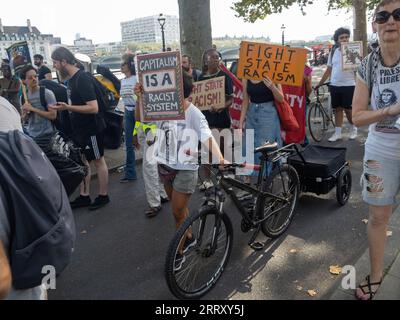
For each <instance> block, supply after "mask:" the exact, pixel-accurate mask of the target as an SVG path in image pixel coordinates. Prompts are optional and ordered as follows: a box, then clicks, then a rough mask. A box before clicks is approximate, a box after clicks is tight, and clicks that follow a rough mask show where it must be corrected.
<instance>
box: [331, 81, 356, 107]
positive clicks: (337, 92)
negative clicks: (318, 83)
mask: <svg viewBox="0 0 400 320" xmlns="http://www.w3.org/2000/svg"><path fill="white" fill-rule="evenodd" d="M354 89H355V87H354V86H352V87H335V86H330V92H331V101H332V108H333V109H335V108H344V109H351V108H352V105H353V95H354Z"/></svg>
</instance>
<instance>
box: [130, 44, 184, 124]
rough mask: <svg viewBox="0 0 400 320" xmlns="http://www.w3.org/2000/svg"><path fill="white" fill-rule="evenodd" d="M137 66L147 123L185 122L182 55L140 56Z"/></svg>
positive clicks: (142, 115)
mask: <svg viewBox="0 0 400 320" xmlns="http://www.w3.org/2000/svg"><path fill="white" fill-rule="evenodd" d="M137 66H138V74H139V81H140V83H141V84H142V86H143V91H144V93H143V94H142V96H141V101H140V103H141V110H140V112H141V117H142V119H143V122H154V121H167V120H183V119H185V111H184V109H183V102H184V94H183V82H182V67H181V55H180V52H178V51H174V52H163V53H155V54H146V55H139V56H138V57H137Z"/></svg>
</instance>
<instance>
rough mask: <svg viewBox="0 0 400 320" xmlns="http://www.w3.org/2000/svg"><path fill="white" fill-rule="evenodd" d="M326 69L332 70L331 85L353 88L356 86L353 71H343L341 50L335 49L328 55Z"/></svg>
mask: <svg viewBox="0 0 400 320" xmlns="http://www.w3.org/2000/svg"><path fill="white" fill-rule="evenodd" d="M328 67H331V68H332V74H331V85H332V86H335V87H354V86H355V85H356V80H355V74H354V71H343V62H342V54H341V49H340V48H337V49H336V50H335V52H334V53H333V57H332V55H331V54H330V55H329V59H328Z"/></svg>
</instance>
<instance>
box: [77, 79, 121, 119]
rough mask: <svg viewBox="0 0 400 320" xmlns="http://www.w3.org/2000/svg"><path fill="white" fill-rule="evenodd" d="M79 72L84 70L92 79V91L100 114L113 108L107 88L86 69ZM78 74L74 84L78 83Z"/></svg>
mask: <svg viewBox="0 0 400 320" xmlns="http://www.w3.org/2000/svg"><path fill="white" fill-rule="evenodd" d="M79 72H85V73H86V74H87V75H89V77H90V79H91V80H92V83H93V86H94V91H95V93H96V99H97V103H98V105H99V114H100V116H103V114H104V113H105V112H107V111H110V110H114V107H113V103H112V100H111V99H110V94H109V92H108V90H107V89H106V88H105V87H104V86H103V85H102V84H101V83H100V82H99V81H98V80H97V79H96V78H95V77H94V75H92V74H91V73H90V72H86V71H79ZM79 76H80V74H79V75H78V78H77V79H76V82H75V83H76V84H77V83H78V79H79Z"/></svg>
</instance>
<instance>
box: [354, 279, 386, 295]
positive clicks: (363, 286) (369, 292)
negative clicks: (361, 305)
mask: <svg viewBox="0 0 400 320" xmlns="http://www.w3.org/2000/svg"><path fill="white" fill-rule="evenodd" d="M365 280H366V281H367V284H365V285H361V284H360V285H359V286H358V289H360V290H361V292H362V294H363V295H369V299H367V300H372V299H373V298H374V297H375V295H376V293H377V291H378V289H379V286H380V285H381V284H382V279H381V281H379V282H375V283H371V279H370V276H367V277H366V278H365ZM372 286H378V288H377V289H376V290H375V291H373V290H372ZM365 288H368V292H366V291H365V290H364V289H365ZM355 294H356V298H357V299H358V300H366V299H362V298H361V297H360V296H359V295H358V294H357V290H356V293H355Z"/></svg>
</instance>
